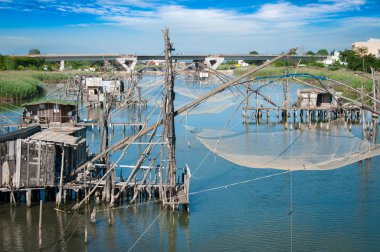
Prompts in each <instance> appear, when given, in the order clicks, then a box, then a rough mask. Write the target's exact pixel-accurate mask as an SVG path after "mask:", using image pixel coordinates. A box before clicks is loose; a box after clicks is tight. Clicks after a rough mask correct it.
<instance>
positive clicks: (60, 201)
mask: <svg viewBox="0 0 380 252" xmlns="http://www.w3.org/2000/svg"><path fill="white" fill-rule="evenodd" d="M64 167H65V146H62V159H61V174H60V178H59V191H58V197H57V202H56V203H57V205H58V207H59V206H61V203H62V187H63V170H64Z"/></svg>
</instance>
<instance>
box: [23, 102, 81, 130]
mask: <svg viewBox="0 0 380 252" xmlns="http://www.w3.org/2000/svg"><path fill="white" fill-rule="evenodd" d="M22 106H23V107H24V108H25V110H24V113H23V122H24V123H40V124H51V123H53V124H54V123H58V124H59V123H73V122H75V120H76V116H77V111H76V108H77V106H76V105H75V102H72V101H64V100H46V101H42V102H31V103H26V104H23V105H22Z"/></svg>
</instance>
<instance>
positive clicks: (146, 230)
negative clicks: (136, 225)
mask: <svg viewBox="0 0 380 252" xmlns="http://www.w3.org/2000/svg"><path fill="white" fill-rule="evenodd" d="M167 207H168V205H166V206H165V207H164V209H162V211H161V213H160V214H159V215H158V216H157V217H156V218H155V219H154V220H153V222H152V223H151V224H150V225H149V226H148V228H147V229H145V231H144V233H142V235H141V236H140V237H139V238H138V239H137V240H136V242H135V243H133V245H132V246H131V247H130V248H129V249H128V252H129V251H131V250H132V249H133V247H134V246H135V245H136V244H137V243H138V242H139V241H140V240H141V238H142V237H143V236H144V235H145V234H146V232H148V230H149V229H150V228H151V227H152V226H153V224H154V223H155V222H156V220H157V219H158V218H159V217H160V216H161V215H162V213H163V212H164V211H165V209H166V208H167Z"/></svg>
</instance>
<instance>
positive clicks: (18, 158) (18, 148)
mask: <svg viewBox="0 0 380 252" xmlns="http://www.w3.org/2000/svg"><path fill="white" fill-rule="evenodd" d="M21 141H22V140H21V139H17V143H16V188H19V187H20V179H21Z"/></svg>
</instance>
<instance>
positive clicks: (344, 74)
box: [234, 64, 372, 95]
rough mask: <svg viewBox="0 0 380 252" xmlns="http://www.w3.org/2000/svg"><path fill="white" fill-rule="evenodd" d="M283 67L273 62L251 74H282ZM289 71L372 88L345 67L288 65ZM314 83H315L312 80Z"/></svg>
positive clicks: (367, 89) (241, 71)
mask: <svg viewBox="0 0 380 252" xmlns="http://www.w3.org/2000/svg"><path fill="white" fill-rule="evenodd" d="M248 70H249V69H246V68H245V69H244V68H238V69H235V70H234V74H235V75H242V74H244V73H246V72H247V71H248ZM284 71H285V68H284V67H277V66H275V65H274V64H273V65H271V66H269V67H266V68H263V69H261V70H259V71H258V72H256V73H255V74H254V75H253V76H279V75H282V74H284ZM289 73H308V74H311V75H315V76H325V77H327V78H329V79H332V80H336V81H339V82H342V83H345V84H347V85H349V86H351V87H353V88H356V89H359V88H361V85H362V84H364V88H365V90H366V91H367V92H369V91H371V90H372V81H371V80H370V79H368V78H365V77H362V76H359V75H356V74H355V73H354V72H353V71H350V70H347V69H339V70H329V69H328V68H319V67H300V68H298V69H297V68H295V67H290V68H289ZM313 83H314V84H317V83H315V82H313ZM334 88H335V89H336V90H337V91H341V92H343V93H345V94H346V95H351V94H350V93H351V92H350V91H349V90H347V89H344V88H342V87H334Z"/></svg>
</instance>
